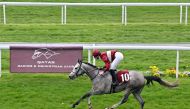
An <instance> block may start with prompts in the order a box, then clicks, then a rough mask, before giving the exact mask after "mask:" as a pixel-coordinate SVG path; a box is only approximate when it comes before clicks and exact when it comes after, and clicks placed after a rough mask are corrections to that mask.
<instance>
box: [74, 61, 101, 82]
mask: <svg viewBox="0 0 190 109" xmlns="http://www.w3.org/2000/svg"><path fill="white" fill-rule="evenodd" d="M81 69H82V70H83V71H84V72H86V73H87V74H89V73H90V72H92V71H95V70H97V69H98V68H94V69H92V70H89V71H88V70H86V69H85V68H83V67H82V62H79V68H78V70H77V72H76V73H75V74H76V76H77V77H78V76H79V74H78V73H79V71H80V70H81ZM97 75H98V74H97ZM97 75H96V76H97ZM96 76H95V77H93V78H91V80H93V79H94V78H96Z"/></svg>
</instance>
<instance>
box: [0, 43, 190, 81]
mask: <svg viewBox="0 0 190 109" xmlns="http://www.w3.org/2000/svg"><path fill="white" fill-rule="evenodd" d="M10 46H22V47H24V46H33V47H40V46H42V47H44V46H46V47H54V46H56V47H57V46H60V47H61V46H63V47H65V46H83V49H86V50H88V62H89V63H91V59H92V58H91V57H92V55H91V50H92V49H129V50H175V51H176V78H178V72H179V51H180V50H190V44H161V45H159V44H76V43H73V44H72V43H69V44H63V43H58V44H52V43H49V44H47V43H46V44H39V43H30V44H29V43H0V77H1V74H2V73H1V72H2V71H1V69H2V67H1V65H2V64H1V50H2V49H10ZM93 64H95V60H94V59H93Z"/></svg>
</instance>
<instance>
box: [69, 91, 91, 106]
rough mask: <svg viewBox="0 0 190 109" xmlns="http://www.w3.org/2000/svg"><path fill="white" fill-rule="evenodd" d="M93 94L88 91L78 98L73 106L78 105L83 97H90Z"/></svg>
mask: <svg viewBox="0 0 190 109" xmlns="http://www.w3.org/2000/svg"><path fill="white" fill-rule="evenodd" d="M91 95H92V92H91V91H90V92H87V93H86V94H84V95H83V96H82V97H81V98H80V99H79V100H77V101H76V102H75V103H74V104H73V105H72V108H75V107H76V105H78V104H79V103H80V102H81V101H82V100H83V99H85V98H87V97H90V96H91Z"/></svg>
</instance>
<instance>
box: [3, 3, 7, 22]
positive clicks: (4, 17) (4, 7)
mask: <svg viewBox="0 0 190 109" xmlns="http://www.w3.org/2000/svg"><path fill="white" fill-rule="evenodd" d="M3 24H7V19H6V5H5V4H4V5H3Z"/></svg>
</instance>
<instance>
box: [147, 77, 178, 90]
mask: <svg viewBox="0 0 190 109" xmlns="http://www.w3.org/2000/svg"><path fill="white" fill-rule="evenodd" d="M144 78H145V79H146V80H147V83H146V85H148V86H149V85H150V83H151V84H153V81H156V82H158V83H159V84H160V85H163V86H165V87H169V88H171V87H177V86H178V85H179V84H178V81H176V82H173V83H170V82H167V81H165V80H162V79H161V78H160V77H156V76H144Z"/></svg>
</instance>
